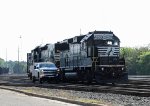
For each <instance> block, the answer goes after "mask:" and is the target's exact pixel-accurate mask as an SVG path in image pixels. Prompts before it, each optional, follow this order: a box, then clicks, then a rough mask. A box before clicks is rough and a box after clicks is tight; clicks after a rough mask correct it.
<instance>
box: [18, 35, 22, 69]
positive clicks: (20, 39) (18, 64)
mask: <svg viewBox="0 0 150 106" xmlns="http://www.w3.org/2000/svg"><path fill="white" fill-rule="evenodd" d="M21 38H22V37H21V35H20V36H19V41H20V40H21ZM20 46H21V45H20ZM19 49H20V48H19V43H18V72H19V71H20V70H19V69H20V68H19V67H20V62H19V61H20V60H19V59H20V50H19Z"/></svg>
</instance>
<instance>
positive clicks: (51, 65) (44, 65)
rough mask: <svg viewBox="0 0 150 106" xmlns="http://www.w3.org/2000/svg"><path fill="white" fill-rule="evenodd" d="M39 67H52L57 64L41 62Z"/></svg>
mask: <svg viewBox="0 0 150 106" xmlns="http://www.w3.org/2000/svg"><path fill="white" fill-rule="evenodd" d="M39 67H40V68H42V67H49V68H52V67H56V66H55V64H40V65H39Z"/></svg>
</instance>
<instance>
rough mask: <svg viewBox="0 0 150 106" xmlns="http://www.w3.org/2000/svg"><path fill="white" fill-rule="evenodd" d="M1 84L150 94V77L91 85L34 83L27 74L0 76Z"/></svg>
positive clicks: (138, 94)
mask: <svg viewBox="0 0 150 106" xmlns="http://www.w3.org/2000/svg"><path fill="white" fill-rule="evenodd" d="M0 80H1V81H0V85H5V86H23V87H32V86H34V87H41V88H51V89H65V90H77V91H88V92H103V93H115V94H124V95H134V96H141V97H149V96H150V78H147V79H134V78H132V79H130V80H129V82H128V83H124V84H116V85H115V86H113V85H112V84H106V85H99V84H96V83H92V84H91V85H85V84H81V83H58V84H55V83H50V84H48V83H44V84H39V83H38V82H36V83H32V82H31V81H30V80H29V79H28V78H27V77H26V76H2V77H0Z"/></svg>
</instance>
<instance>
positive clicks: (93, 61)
mask: <svg viewBox="0 0 150 106" xmlns="http://www.w3.org/2000/svg"><path fill="white" fill-rule="evenodd" d="M97 60H98V57H92V64H94V68H95V69H96V63H97V62H98V61H97Z"/></svg>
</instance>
